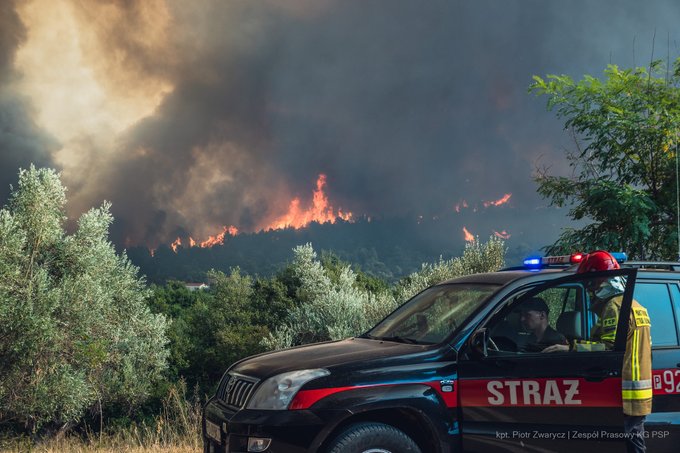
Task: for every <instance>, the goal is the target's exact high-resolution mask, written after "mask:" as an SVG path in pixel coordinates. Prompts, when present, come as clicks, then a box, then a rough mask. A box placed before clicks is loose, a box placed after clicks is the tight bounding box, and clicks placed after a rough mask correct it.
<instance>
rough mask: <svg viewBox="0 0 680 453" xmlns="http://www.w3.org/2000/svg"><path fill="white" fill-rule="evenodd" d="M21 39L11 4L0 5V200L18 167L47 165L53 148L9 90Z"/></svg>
mask: <svg viewBox="0 0 680 453" xmlns="http://www.w3.org/2000/svg"><path fill="white" fill-rule="evenodd" d="M25 37H26V28H25V27H24V24H22V23H21V20H20V19H19V17H18V16H17V14H16V12H15V2H14V0H6V1H3V2H0V200H4V199H5V198H6V196H7V192H8V190H9V185H10V184H12V183H15V181H16V178H17V170H18V169H19V168H20V167H22V168H26V167H28V166H29V165H30V164H31V163H35V164H36V165H38V166H43V165H50V163H51V158H50V151H53V150H54V149H56V147H57V144H56V142H55V141H54V140H53V139H51V138H50V136H49V134H47V133H46V132H44V131H41V130H40V128H38V127H37V126H36V124H35V122H34V120H33V118H32V114H33V113H34V111H33V110H34V109H33V106H32V105H31V103H30V101H29V100H28V99H26V98H25V97H23V96H21V95H19V94H17V93H15V92H13V91H12V90H11V89H10V86H11V84H12V83H13V81H14V80H15V79H16V77H17V74H16V72H15V71H14V69H13V63H14V55H15V52H16V49H17V48H18V47H19V46H20V45H21V43H22V42H23V40H24V39H25Z"/></svg>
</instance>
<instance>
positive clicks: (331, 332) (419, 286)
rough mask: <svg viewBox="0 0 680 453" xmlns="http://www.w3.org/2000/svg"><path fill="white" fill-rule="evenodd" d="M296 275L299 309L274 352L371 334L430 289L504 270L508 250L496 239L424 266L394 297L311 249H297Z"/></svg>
mask: <svg viewBox="0 0 680 453" xmlns="http://www.w3.org/2000/svg"><path fill="white" fill-rule="evenodd" d="M293 253H294V255H295V259H294V261H293V263H292V266H291V267H292V269H293V272H294V273H295V275H296V276H297V277H298V278H299V280H300V286H299V288H298V290H297V298H298V303H299V305H298V306H297V307H295V308H294V309H293V310H292V311H291V312H290V314H289V316H288V318H287V320H286V321H285V323H284V324H283V325H281V326H279V327H278V328H277V329H276V330H275V331H274V332H273V333H272V334H271V335H270V336H269V337H268V338H267V339H266V340H265V342H264V344H265V345H266V346H267V347H269V348H272V349H278V348H284V347H288V346H292V345H297V344H304V343H311V342H314V341H325V340H338V339H342V338H347V337H350V336H353V335H357V334H360V333H363V332H365V331H366V330H368V329H369V328H371V327H372V326H373V325H375V324H376V323H377V322H378V321H380V320H381V319H382V318H384V317H385V316H387V315H388V314H389V313H390V312H391V311H392V310H394V309H395V308H396V307H397V306H398V305H399V304H400V303H402V302H405V301H406V300H407V299H409V298H410V297H412V296H413V295H415V294H416V293H418V292H420V291H421V290H423V289H425V288H426V287H428V286H430V285H432V284H435V283H439V282H440V281H443V280H447V279H450V278H454V277H459V276H462V275H468V274H473V273H479V272H491V271H495V270H498V269H499V268H501V267H502V266H503V263H504V256H505V246H504V243H503V241H501V240H500V239H498V238H495V237H492V238H491V239H490V240H489V241H488V242H486V243H484V244H481V243H479V241H475V242H473V243H471V244H468V245H467V246H466V248H465V251H464V252H463V256H462V257H459V258H453V259H450V260H444V259H442V258H440V260H439V262H437V263H435V264H423V265H422V268H421V270H420V271H419V272H416V273H413V274H411V275H409V276H408V277H407V278H405V279H403V280H401V281H400V282H399V283H398V284H397V285H396V286H395V288H394V289H393V290H392V291H389V290H388V289H387V287H386V286H382V285H378V291H373V290H372V288H373V285H368V286H366V285H365V283H364V280H363V279H361V278H358V277H359V275H360V273H359V274H357V273H355V272H354V271H352V269H351V268H350V266H349V265H347V264H341V263H339V262H337V261H335V260H331V261H330V262H329V261H328V260H325V263H326V265H325V266H324V260H323V259H322V260H321V261H319V260H318V259H317V258H316V253H315V252H314V250H313V248H312V246H311V244H306V245H304V246H299V247H296V248H295V249H294V250H293Z"/></svg>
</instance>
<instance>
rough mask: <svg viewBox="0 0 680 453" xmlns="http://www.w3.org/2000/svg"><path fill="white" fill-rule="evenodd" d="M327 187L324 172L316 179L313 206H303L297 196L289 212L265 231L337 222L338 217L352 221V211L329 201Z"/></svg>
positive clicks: (292, 201) (265, 228)
mask: <svg viewBox="0 0 680 453" xmlns="http://www.w3.org/2000/svg"><path fill="white" fill-rule="evenodd" d="M324 187H326V175H324V174H323V173H322V174H320V175H319V177H318V178H317V180H316V190H315V191H314V196H313V198H312V206H308V207H307V208H302V207H301V206H300V199H299V198H297V197H295V198H293V200H291V202H290V204H289V205H288V212H286V213H285V214H284V215H282V216H280V217H278V218H276V219H275V220H274V221H273V222H271V223H269V224H268V225H266V226H265V227H264V228H262V229H263V230H264V231H270V230H280V229H283V228H295V229H299V228H304V227H306V226H307V225H309V224H310V223H312V222H317V223H335V222H336V221H337V220H338V219H341V220H344V221H347V222H349V221H352V218H353V214H352V213H351V212H342V210H340V209H338V210H337V212H336V211H335V210H334V209H333V206H331V204H330V203H329V202H328V197H327V196H326V194H325V193H324Z"/></svg>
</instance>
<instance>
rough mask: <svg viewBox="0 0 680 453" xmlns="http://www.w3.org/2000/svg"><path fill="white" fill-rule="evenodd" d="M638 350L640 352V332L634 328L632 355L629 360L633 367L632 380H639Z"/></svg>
mask: <svg viewBox="0 0 680 453" xmlns="http://www.w3.org/2000/svg"><path fill="white" fill-rule="evenodd" d="M639 352H640V333H639V332H638V329H635V330H634V331H633V355H632V357H631V361H630V363H631V365H632V367H633V370H632V371H633V372H632V373H631V377H632V378H633V379H632V380H633V381H639V380H640V356H639V355H638V354H639Z"/></svg>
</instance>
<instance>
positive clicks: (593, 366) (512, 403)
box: [458, 269, 637, 452]
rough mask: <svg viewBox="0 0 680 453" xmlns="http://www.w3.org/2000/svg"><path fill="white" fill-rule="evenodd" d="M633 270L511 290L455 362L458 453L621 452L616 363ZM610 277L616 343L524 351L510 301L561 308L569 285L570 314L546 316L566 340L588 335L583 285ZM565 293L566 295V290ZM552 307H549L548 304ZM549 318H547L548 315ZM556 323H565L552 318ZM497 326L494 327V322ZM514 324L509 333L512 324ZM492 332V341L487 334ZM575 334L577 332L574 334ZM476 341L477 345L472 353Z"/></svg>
mask: <svg viewBox="0 0 680 453" xmlns="http://www.w3.org/2000/svg"><path fill="white" fill-rule="evenodd" d="M636 273H637V271H636V270H635V269H620V270H616V271H607V272H597V273H589V274H581V275H571V276H568V277H565V278H560V279H557V280H551V281H549V282H546V283H543V284H541V283H539V284H538V285H536V286H532V287H523V288H518V289H517V290H516V291H514V292H513V293H511V294H509V295H507V296H506V297H505V298H504V299H503V300H501V301H499V302H498V305H497V306H496V309H495V310H494V311H493V312H492V314H490V315H489V317H487V318H486V320H485V321H483V322H482V323H481V324H480V325H479V326H478V329H477V330H476V331H475V332H474V333H473V334H472V335H471V336H470V340H469V341H468V343H467V344H466V346H465V347H467V348H468V349H469V351H468V352H469V353H467V354H462V355H461V356H462V357H465V358H461V360H460V362H459V376H458V378H459V398H460V400H459V404H460V407H461V411H460V414H461V433H462V438H463V447H464V449H465V451H479V452H482V451H483V452H489V451H571V450H574V449H579V451H598V452H606V451H621V449H622V448H625V447H624V445H623V441H622V437H621V433H622V427H623V413H622V403H621V369H622V364H623V354H624V351H625V338H626V334H627V328H628V323H627V320H628V317H629V314H630V304H631V300H632V294H633V290H634V283H635V276H636ZM603 281H616V282H618V284H621V285H622V287H621V289H622V290H623V293H622V295H623V302H622V308H621V313H620V317H619V321H620V322H619V323H618V325H617V328H616V341H615V342H614V344H613V345H610V346H606V345H604V344H602V343H599V346H598V345H593V347H592V348H591V349H592V350H591V351H589V352H568V351H563V352H552V353H547V352H540V351H536V350H534V351H531V350H527V349H526V348H525V347H524V344H525V343H526V338H523V337H526V332H523V331H522V329H523V328H524V326H518V325H517V324H514V325H513V322H514V321H513V319H514V318H516V317H515V316H512V314H513V312H514V311H515V310H517V307H521V306H522V305H521V304H523V303H524V302H525V301H527V300H529V299H535V298H540V299H542V300H545V302H546V305H548V306H551V305H552V306H553V307H555V308H554V309H555V310H558V309H557V307H558V306H559V304H562V306H564V300H565V297H566V296H567V295H566V294H565V293H564V291H572V292H573V291H577V293H578V294H576V296H575V297H576V299H575V302H574V304H573V305H572V306H573V307H574V310H573V311H574V312H575V313H567V312H561V313H560V318H561V319H555V318H554V317H553V318H552V319H550V321H549V322H550V323H553V324H557V325H559V328H558V329H555V328H556V327H557V326H556V325H551V326H550V327H551V328H552V329H555V330H558V333H561V332H559V330H560V329H562V331H563V334H564V336H565V337H570V338H568V341H571V342H574V341H578V342H583V341H588V340H592V338H590V337H589V332H584V330H589V324H588V323H587V322H585V321H586V320H587V319H589V318H590V311H589V309H590V308H591V304H592V303H593V302H594V300H595V299H593V297H592V296H591V295H589V291H587V290H586V288H589V287H592V286H593V285H595V286H597V284H599V283H600V282H603ZM569 297H571V296H569ZM550 311H552V310H550ZM548 318H550V316H548ZM560 321H565V322H562V323H560ZM499 326H500V327H499ZM513 329H516V330H518V331H517V332H515V333H514V334H513V332H512V330H513ZM494 336H495V337H496V339H495V340H494ZM578 337H580V338H578ZM480 344H482V346H483V349H485V351H482V352H481V353H480V352H479V345H480Z"/></svg>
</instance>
